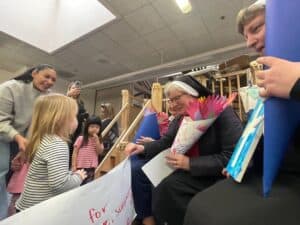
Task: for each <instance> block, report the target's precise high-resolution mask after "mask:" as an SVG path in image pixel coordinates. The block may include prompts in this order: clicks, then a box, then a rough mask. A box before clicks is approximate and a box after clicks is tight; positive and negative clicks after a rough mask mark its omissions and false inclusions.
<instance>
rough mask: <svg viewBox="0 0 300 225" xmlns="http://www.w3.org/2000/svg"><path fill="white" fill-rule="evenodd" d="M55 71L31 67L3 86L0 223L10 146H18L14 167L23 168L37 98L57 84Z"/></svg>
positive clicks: (0, 87)
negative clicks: (24, 153)
mask: <svg viewBox="0 0 300 225" xmlns="http://www.w3.org/2000/svg"><path fill="white" fill-rule="evenodd" d="M56 78H57V75H56V71H55V69H54V68H53V67H52V66H50V65H46V64H41V65H38V66H36V67H33V68H30V69H28V70H27V71H25V72H24V73H23V74H21V75H20V76H18V77H16V78H14V79H12V80H9V81H6V82H4V83H2V84H0V220H1V219H3V218H5V217H6V214H7V204H8V203H7V193H6V180H5V176H6V174H7V172H8V170H9V157H10V146H11V145H12V143H16V144H17V148H18V150H19V153H18V154H17V156H16V158H15V159H14V162H15V163H16V164H15V165H14V166H15V167H17V166H18V165H19V166H21V163H20V164H18V163H17V162H18V161H21V158H22V157H21V156H22V152H24V150H25V148H26V143H27V140H26V138H25V135H26V131H27V128H28V126H29V124H30V120H31V115H32V108H33V103H34V101H35V99H36V98H37V97H38V96H39V95H41V94H46V93H47V92H48V91H49V89H50V88H51V87H52V86H53V85H54V83H55V82H56Z"/></svg>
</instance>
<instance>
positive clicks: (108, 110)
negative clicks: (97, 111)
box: [100, 103, 115, 119]
mask: <svg viewBox="0 0 300 225" xmlns="http://www.w3.org/2000/svg"><path fill="white" fill-rule="evenodd" d="M100 108H102V109H103V114H104V118H101V119H106V118H109V119H113V118H114V117H115V110H114V107H113V106H112V104H111V103H102V104H101V105H100Z"/></svg>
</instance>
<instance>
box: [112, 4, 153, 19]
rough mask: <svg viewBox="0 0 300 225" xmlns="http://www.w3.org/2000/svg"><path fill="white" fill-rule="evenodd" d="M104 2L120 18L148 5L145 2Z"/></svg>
mask: <svg viewBox="0 0 300 225" xmlns="http://www.w3.org/2000/svg"><path fill="white" fill-rule="evenodd" d="M106 2H107V3H108V4H109V5H110V6H111V7H112V8H113V9H114V10H116V11H117V12H118V13H119V14H120V15H122V16H124V15H127V14H128V13H130V12H132V11H134V10H136V9H138V8H140V7H142V6H143V5H145V4H148V1H147V0H130V3H129V2H128V1H124V0H108V1H106Z"/></svg>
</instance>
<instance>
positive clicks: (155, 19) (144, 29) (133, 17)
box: [124, 5, 165, 35]
mask: <svg viewBox="0 0 300 225" xmlns="http://www.w3.org/2000/svg"><path fill="white" fill-rule="evenodd" d="M137 18H139V19H137ZM124 19H125V20H126V21H127V22H128V24H130V25H131V26H132V27H133V28H134V29H135V30H136V31H137V32H138V33H139V34H141V35H143V34H147V33H150V32H153V31H155V30H157V29H159V28H161V27H163V26H165V22H164V21H163V20H162V19H161V17H160V15H159V14H158V13H157V11H156V10H155V9H154V8H153V7H152V5H146V6H143V7H142V8H140V9H139V10H136V11H134V12H132V13H131V14H129V15H127V16H125V17H124Z"/></svg>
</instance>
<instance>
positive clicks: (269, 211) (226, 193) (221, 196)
mask: <svg viewBox="0 0 300 225" xmlns="http://www.w3.org/2000/svg"><path fill="white" fill-rule="evenodd" d="M237 22H238V28H239V31H240V33H241V34H242V35H243V36H244V37H245V39H246V41H247V46H248V47H250V48H253V49H255V50H256V51H257V52H258V53H260V54H261V55H263V54H264V49H265V3H264V2H262V1H261V2H259V3H256V4H253V5H251V6H249V7H248V8H246V9H243V10H241V11H240V13H239V14H238V17H237ZM257 61H258V62H259V63H262V64H264V65H266V66H268V67H269V68H268V69H267V70H264V71H261V72H259V73H257V77H258V79H259V80H258V81H257V84H258V86H260V87H262V88H263V89H261V90H260V95H261V96H263V97H269V96H276V97H280V98H285V99H294V100H300V91H299V90H300V80H299V78H300V64H299V63H296V62H290V61H287V60H283V59H279V58H275V57H261V58H258V60H257ZM282 116H284V115H282ZM274 122H275V121H274ZM299 134H300V133H299V128H298V132H296V135H295V136H294V141H293V142H292V143H291V145H290V146H289V151H288V152H287V154H286V157H285V158H284V159H283V164H282V166H281V170H280V173H279V175H278V177H277V179H276V181H275V183H274V185H273V188H272V192H271V195H270V196H269V197H267V198H264V197H263V196H262V173H261V172H262V171H261V170H255V167H261V164H262V159H261V158H259V157H255V156H257V155H259V154H260V152H256V153H255V154H256V155H255V156H254V157H255V158H254V168H253V169H252V170H250V171H249V169H248V171H247V174H246V176H245V177H244V179H243V183H241V184H238V183H235V182H234V181H233V180H231V179H227V180H224V181H221V182H219V183H217V184H215V185H214V186H212V187H210V188H209V189H207V190H206V191H205V192H204V193H199V194H197V195H196V196H195V197H194V198H193V199H192V200H191V201H190V203H189V206H188V209H187V212H186V215H185V221H184V225H194V224H197V225H202V224H203V225H217V224H222V225H229V224H230V225H238V224H243V225H247V224H249V225H276V224H289V225H298V224H299V221H300V214H299V210H298V209H299V206H300V154H299V150H300V147H299V144H298V143H297V140H299V138H300V135H299ZM274 157H275V156H274Z"/></svg>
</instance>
